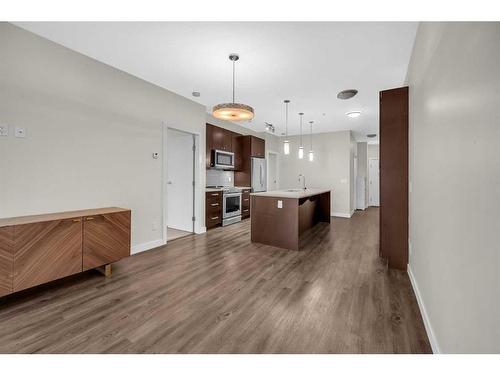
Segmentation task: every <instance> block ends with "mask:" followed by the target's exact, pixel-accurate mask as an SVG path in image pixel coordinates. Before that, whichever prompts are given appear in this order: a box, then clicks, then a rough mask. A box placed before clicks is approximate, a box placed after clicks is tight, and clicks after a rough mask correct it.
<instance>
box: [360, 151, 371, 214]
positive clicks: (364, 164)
mask: <svg viewBox="0 0 500 375" xmlns="http://www.w3.org/2000/svg"><path fill="white" fill-rule="evenodd" d="M357 148H358V176H360V177H362V178H364V180H365V208H366V207H367V206H368V197H369V195H368V144H367V143H366V142H358V144H357Z"/></svg>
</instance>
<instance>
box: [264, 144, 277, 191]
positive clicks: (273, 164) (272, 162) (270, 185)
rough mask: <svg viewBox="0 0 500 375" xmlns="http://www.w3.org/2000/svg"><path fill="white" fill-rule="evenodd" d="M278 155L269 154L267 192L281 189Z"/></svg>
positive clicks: (269, 152)
mask: <svg viewBox="0 0 500 375" xmlns="http://www.w3.org/2000/svg"><path fill="white" fill-rule="evenodd" d="M278 172H279V171H278V153H277V152H274V151H268V152H267V191H273V190H278V189H279V179H278Z"/></svg>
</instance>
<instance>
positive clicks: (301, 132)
mask: <svg viewBox="0 0 500 375" xmlns="http://www.w3.org/2000/svg"><path fill="white" fill-rule="evenodd" d="M303 115H304V114H303V113H301V114H300V147H302V116H303Z"/></svg>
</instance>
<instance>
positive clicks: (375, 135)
mask: <svg viewBox="0 0 500 375" xmlns="http://www.w3.org/2000/svg"><path fill="white" fill-rule="evenodd" d="M376 137H377V134H367V135H366V138H376Z"/></svg>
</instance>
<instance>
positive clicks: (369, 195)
mask: <svg viewBox="0 0 500 375" xmlns="http://www.w3.org/2000/svg"><path fill="white" fill-rule="evenodd" d="M370 160H378V162H379V164H378V168H379V169H378V171H379V174H378V205H377V206H374V207H380V158H368V202H367V203H368V204H367V207H370V206H371V204H370V203H371V202H370V198H371V192H372V189H371V188H370Z"/></svg>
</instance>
